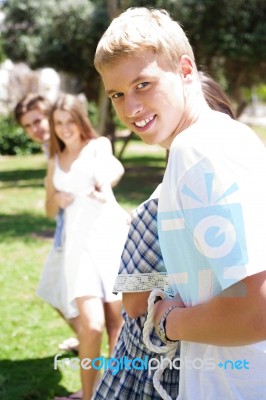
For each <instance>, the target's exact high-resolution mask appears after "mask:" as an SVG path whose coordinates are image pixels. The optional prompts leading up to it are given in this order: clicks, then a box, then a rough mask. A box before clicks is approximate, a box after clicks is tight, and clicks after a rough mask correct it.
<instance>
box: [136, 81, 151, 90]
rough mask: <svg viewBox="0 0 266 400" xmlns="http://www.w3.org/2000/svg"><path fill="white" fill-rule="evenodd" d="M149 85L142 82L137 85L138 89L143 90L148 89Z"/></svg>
mask: <svg viewBox="0 0 266 400" xmlns="http://www.w3.org/2000/svg"><path fill="white" fill-rule="evenodd" d="M148 84H149V82H141V83H139V84H138V85H137V88H138V89H143V88H144V87H146V86H147V85H148Z"/></svg>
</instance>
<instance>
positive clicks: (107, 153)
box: [95, 137, 125, 187]
mask: <svg viewBox="0 0 266 400" xmlns="http://www.w3.org/2000/svg"><path fill="white" fill-rule="evenodd" d="M97 140H98V143H99V146H98V148H97V153H96V162H97V167H96V176H95V178H96V183H97V185H98V186H99V187H102V186H103V185H104V184H109V185H111V186H115V185H117V183H118V182H119V181H120V179H121V178H122V176H123V175H124V173H125V169H124V167H123V165H122V164H121V162H120V161H119V160H118V159H117V158H116V157H115V156H114V155H113V150H112V145H111V142H110V140H109V139H107V138H106V137H101V138H99V139H97Z"/></svg>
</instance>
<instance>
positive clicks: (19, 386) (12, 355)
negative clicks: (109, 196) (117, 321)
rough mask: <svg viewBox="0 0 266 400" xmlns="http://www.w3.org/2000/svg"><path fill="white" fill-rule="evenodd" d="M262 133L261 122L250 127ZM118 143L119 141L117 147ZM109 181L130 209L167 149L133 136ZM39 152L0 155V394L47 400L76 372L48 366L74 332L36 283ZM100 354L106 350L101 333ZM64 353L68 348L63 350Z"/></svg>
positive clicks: (50, 227) (68, 385) (152, 182)
mask: <svg viewBox="0 0 266 400" xmlns="http://www.w3.org/2000/svg"><path fill="white" fill-rule="evenodd" d="M256 131H257V133H258V135H259V136H260V137H261V138H262V139H263V140H266V128H258V129H256ZM118 150H119V149H118ZM122 162H123V164H124V166H125V169H126V173H125V175H124V177H123V179H122V180H121V182H120V183H119V184H118V186H117V187H116V188H115V194H116V197H117V200H118V201H119V202H120V204H121V205H122V206H124V207H125V209H127V210H128V211H131V210H132V209H133V208H134V207H136V206H137V205H138V204H140V203H141V202H142V201H144V200H145V199H146V198H147V197H148V196H149V195H150V194H151V193H152V191H153V190H154V189H155V187H156V186H157V184H158V183H160V182H161V180H162V176H163V172H164V168H165V151H163V150H161V149H159V148H158V147H156V146H155V147H153V146H146V145H143V144H141V143H140V142H138V141H132V142H131V143H130V144H129V146H128V147H127V150H126V152H125V154H124V157H123V160H122ZM45 171H46V159H45V156H44V155H36V156H26V157H1V156H0V293H1V295H0V315H1V328H0V399H3V400H52V399H53V397H54V396H55V395H58V396H64V395H67V394H68V393H70V392H73V391H76V390H78V389H80V381H79V373H78V371H73V370H70V369H68V368H65V369H57V370H55V369H54V356H55V355H56V354H58V353H59V350H58V344H59V343H60V342H61V341H62V340H64V339H66V338H67V337H69V336H72V332H71V330H70V328H69V327H68V326H67V325H66V323H65V322H64V321H63V320H62V319H61V318H60V317H59V316H58V315H57V313H56V312H55V311H54V310H53V309H52V308H51V307H49V306H48V305H47V304H45V303H44V302H43V301H42V300H41V299H39V298H38V297H37V296H36V294H35V291H36V287H37V284H38V280H39V277H40V273H41V270H42V267H43V263H44V260H45V258H46V256H47V254H48V252H49V250H50V247H51V245H52V236H53V231H54V227H55V223H54V221H52V220H49V219H48V218H46V216H45V213H44V187H43V182H44V176H45ZM102 354H103V355H106V354H107V352H106V341H105V340H104V341H103V348H102ZM65 355H66V356H68V357H71V356H73V355H71V354H65Z"/></svg>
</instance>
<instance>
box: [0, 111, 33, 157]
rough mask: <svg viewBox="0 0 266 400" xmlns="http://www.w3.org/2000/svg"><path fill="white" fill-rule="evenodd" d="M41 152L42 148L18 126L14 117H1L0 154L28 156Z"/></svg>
mask: <svg viewBox="0 0 266 400" xmlns="http://www.w3.org/2000/svg"><path fill="white" fill-rule="evenodd" d="M40 152H41V146H40V145H39V144H38V143H35V142H33V141H32V140H31V139H29V137H28V136H27V135H26V134H25V132H24V130H23V129H22V128H21V127H20V126H18V125H17V124H16V122H15V120H14V118H13V116H12V115H8V116H3V115H2V116H1V115H0V154H1V155H9V156H14V155H26V154H36V153H40Z"/></svg>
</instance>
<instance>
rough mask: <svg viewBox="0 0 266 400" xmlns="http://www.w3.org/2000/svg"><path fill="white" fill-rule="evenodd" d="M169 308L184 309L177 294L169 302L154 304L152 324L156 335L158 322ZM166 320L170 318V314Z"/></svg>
mask: <svg viewBox="0 0 266 400" xmlns="http://www.w3.org/2000/svg"><path fill="white" fill-rule="evenodd" d="M169 307H176V308H184V307H185V305H184V303H183V302H182V300H181V298H180V295H179V294H177V295H176V296H175V297H174V298H173V299H171V300H169V299H165V300H159V301H157V302H156V303H155V304H154V317H153V323H154V327H155V331H156V333H157V334H158V328H159V322H160V320H161V318H162V316H163V315H164V313H165V312H166V310H167V309H168V308H169ZM168 318H169V319H170V318H171V314H169V316H168ZM173 339H176V338H173ZM177 339H178V338H177Z"/></svg>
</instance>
